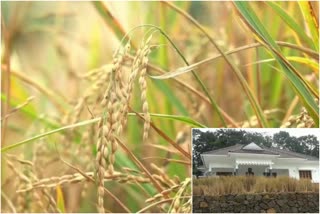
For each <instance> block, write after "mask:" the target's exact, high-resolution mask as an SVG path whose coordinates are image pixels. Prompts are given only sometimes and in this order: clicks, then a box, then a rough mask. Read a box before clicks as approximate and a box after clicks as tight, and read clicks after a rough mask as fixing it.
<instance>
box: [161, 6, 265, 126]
mask: <svg viewBox="0 0 320 214" xmlns="http://www.w3.org/2000/svg"><path fill="white" fill-rule="evenodd" d="M161 3H164V4H166V5H168V6H169V7H171V8H172V9H174V10H175V11H177V12H178V13H179V14H180V15H182V16H183V17H185V18H186V19H187V20H188V21H190V22H191V23H192V24H194V25H195V26H196V27H197V28H198V29H199V30H200V31H201V32H202V33H203V34H204V35H205V36H206V37H207V38H208V39H209V41H210V42H211V43H212V44H213V45H214V46H215V48H216V49H217V50H218V51H219V53H220V54H221V55H222V56H223V58H224V59H225V60H226V62H227V63H228V64H229V66H230V67H231V68H232V71H234V73H235V74H236V76H237V78H238V80H239V82H240V84H241V86H242V88H243V90H244V91H245V93H246V95H247V97H248V99H249V101H250V104H251V106H252V108H253V110H254V112H255V114H256V115H257V118H258V121H259V124H260V126H261V127H268V122H267V120H266V118H265V116H264V115H263V111H262V109H261V107H260V105H259V103H258V102H257V100H256V98H255V97H254V95H253V93H252V91H251V89H250V87H249V85H248V83H247V81H246V79H245V78H244V77H243V75H242V73H241V71H240V70H239V68H237V67H236V66H235V65H234V63H233V62H232V61H231V60H230V59H229V57H228V56H227V55H226V54H225V53H224V52H223V51H222V50H221V48H220V47H219V46H218V45H217V43H216V42H215V41H214V39H213V38H212V37H211V36H210V35H209V33H208V32H207V31H206V30H205V28H204V27H202V26H201V25H200V24H199V23H198V22H197V21H196V20H195V19H194V18H193V17H192V16H190V15H189V14H188V13H186V12H185V11H183V10H181V9H180V8H178V7H176V6H175V5H174V4H172V3H171V2H167V1H161Z"/></svg>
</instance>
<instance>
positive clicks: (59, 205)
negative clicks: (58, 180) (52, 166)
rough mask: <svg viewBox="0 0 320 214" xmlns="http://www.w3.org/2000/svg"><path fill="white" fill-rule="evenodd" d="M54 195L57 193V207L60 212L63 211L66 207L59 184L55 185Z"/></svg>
mask: <svg viewBox="0 0 320 214" xmlns="http://www.w3.org/2000/svg"><path fill="white" fill-rule="evenodd" d="M56 195H57V209H58V210H59V211H60V212H62V213H65V212H66V208H65V206H64V196H63V192H62V189H61V186H60V185H58V186H57V187H56Z"/></svg>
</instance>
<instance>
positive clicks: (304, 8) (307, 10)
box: [298, 1, 319, 51]
mask: <svg viewBox="0 0 320 214" xmlns="http://www.w3.org/2000/svg"><path fill="white" fill-rule="evenodd" d="M298 3H299V6H300V9H301V12H302V14H303V17H304V18H305V21H306V22H307V25H308V27H309V30H310V32H311V36H312V40H313V43H314V47H315V49H316V50H317V51H319V26H318V22H317V18H316V16H315V14H314V13H313V9H312V6H311V2H309V1H298Z"/></svg>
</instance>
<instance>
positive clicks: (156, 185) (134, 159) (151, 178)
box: [116, 137, 168, 198]
mask: <svg viewBox="0 0 320 214" xmlns="http://www.w3.org/2000/svg"><path fill="white" fill-rule="evenodd" d="M116 140H117V142H118V143H119V145H120V146H121V148H122V149H123V150H124V151H125V152H127V153H128V155H129V156H130V157H131V158H132V160H133V161H134V162H135V163H136V164H137V166H138V167H139V168H140V169H141V170H142V171H144V172H145V173H146V175H147V176H148V177H149V178H150V181H152V183H153V185H154V186H155V187H156V188H157V190H158V191H159V192H162V191H163V189H162V187H161V186H160V185H159V183H158V182H157V181H156V180H155V179H154V177H153V176H152V175H151V173H150V172H149V171H148V170H147V168H146V167H145V166H144V165H143V164H142V163H141V162H140V161H139V159H138V158H137V157H136V156H135V155H134V154H133V153H132V152H131V150H130V149H128V148H127V146H126V145H125V144H124V143H122V141H121V140H120V139H119V138H117V137H116ZM166 198H168V197H166Z"/></svg>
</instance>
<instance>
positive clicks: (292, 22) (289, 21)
mask: <svg viewBox="0 0 320 214" xmlns="http://www.w3.org/2000/svg"><path fill="white" fill-rule="evenodd" d="M265 3H266V4H267V5H269V6H270V7H272V9H273V10H274V11H275V12H276V13H277V14H278V15H279V16H280V17H281V19H282V20H283V21H284V22H285V23H286V24H287V25H288V26H289V27H290V28H291V29H292V30H293V31H294V32H295V33H296V34H297V35H298V36H299V37H300V39H302V40H303V41H305V42H307V43H308V45H309V46H310V47H313V48H315V46H314V44H313V41H312V40H311V39H310V38H309V36H308V35H307V34H306V32H305V30H304V29H303V28H302V27H300V25H298V24H297V23H296V22H295V20H294V19H293V17H291V16H290V15H289V14H288V13H287V12H286V11H284V10H283V9H282V8H281V7H280V6H279V5H278V4H277V3H275V2H272V1H266V2H265Z"/></svg>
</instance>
